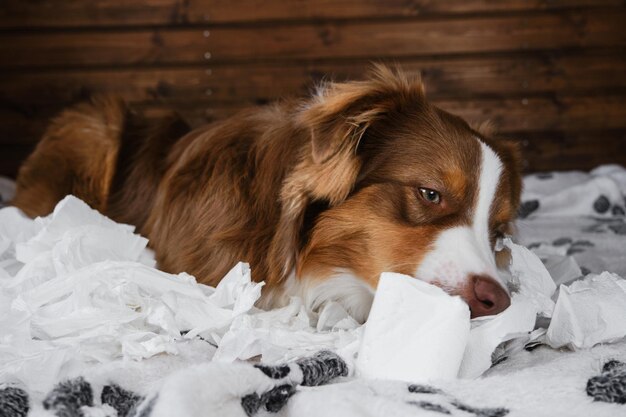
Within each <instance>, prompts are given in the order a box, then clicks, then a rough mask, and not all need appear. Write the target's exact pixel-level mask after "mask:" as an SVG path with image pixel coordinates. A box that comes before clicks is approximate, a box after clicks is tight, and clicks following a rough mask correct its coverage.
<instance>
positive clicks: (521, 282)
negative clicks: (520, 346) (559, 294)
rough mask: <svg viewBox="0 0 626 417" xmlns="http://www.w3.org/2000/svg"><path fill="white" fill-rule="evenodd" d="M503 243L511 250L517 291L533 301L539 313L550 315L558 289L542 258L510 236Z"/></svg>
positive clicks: (511, 270) (514, 283) (511, 271)
mask: <svg viewBox="0 0 626 417" xmlns="http://www.w3.org/2000/svg"><path fill="white" fill-rule="evenodd" d="M503 243H504V246H505V247H507V248H508V249H509V250H510V251H511V264H510V267H509V271H510V274H511V277H512V285H513V286H514V287H515V288H516V292H517V293H518V294H519V295H522V296H524V297H526V298H527V299H528V300H530V301H531V302H533V303H534V304H535V305H536V307H537V311H538V312H539V314H542V315H544V316H546V317H550V316H551V314H552V310H553V309H554V301H552V299H551V297H552V294H553V293H554V291H555V290H556V285H555V284H554V281H553V280H552V277H551V276H550V273H549V272H548V270H547V269H546V267H545V266H544V265H543V263H542V262H541V259H539V258H538V257H537V255H535V254H534V253H532V252H531V251H530V250H528V249H527V248H525V247H524V246H521V245H518V244H516V243H513V241H512V240H511V239H509V238H505V239H503Z"/></svg>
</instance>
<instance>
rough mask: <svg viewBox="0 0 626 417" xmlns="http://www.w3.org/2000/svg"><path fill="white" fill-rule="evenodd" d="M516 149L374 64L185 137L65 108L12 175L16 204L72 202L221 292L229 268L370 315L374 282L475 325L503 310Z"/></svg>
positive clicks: (95, 106) (103, 101)
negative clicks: (421, 293)
mask: <svg viewBox="0 0 626 417" xmlns="http://www.w3.org/2000/svg"><path fill="white" fill-rule="evenodd" d="M519 165H520V158H519V153H518V150H517V147H516V145H515V144H513V143H511V142H507V141H503V140H497V139H494V138H492V137H490V136H489V134H488V133H484V132H483V133H480V132H478V131H476V130H473V129H472V128H470V127H469V126H468V124H467V123H466V122H465V121H463V120H462V119H460V118H458V117H456V116H453V115H451V114H449V113H446V112H445V111H443V110H440V109H438V108H436V107H434V106H432V105H430V104H429V103H428V102H427V101H426V100H425V97H424V91H423V86H422V83H421V81H420V79H419V78H418V77H410V76H407V75H406V74H404V73H402V72H401V71H400V70H397V69H389V68H387V67H384V66H377V67H375V69H374V70H373V71H372V73H371V74H370V76H369V78H368V79H366V80H365V81H355V82H346V83H328V84H327V85H325V86H323V87H321V88H320V89H319V90H318V92H317V94H316V95H314V96H313V97H311V98H308V99H306V100H303V101H284V102H280V103H277V104H274V105H270V106H266V107H264V108H256V109H251V110H247V111H244V112H242V113H240V114H238V115H237V116H235V117H231V118H229V119H227V120H224V121H220V122H216V123H212V124H210V125H208V126H205V127H202V128H199V129H197V130H194V131H191V132H188V128H187V127H186V125H185V124H184V123H183V122H182V121H181V120H180V119H178V118H177V117H175V116H168V117H164V118H162V119H161V120H159V121H158V122H149V121H148V120H146V119H143V118H141V117H139V116H137V115H135V114H133V113H132V112H130V111H128V110H127V109H126V107H125V106H124V105H123V104H122V103H121V102H118V101H116V100H113V99H110V98H100V99H96V100H93V101H92V102H91V103H88V104H82V105H79V106H76V107H74V108H72V109H70V110H67V111H65V112H63V113H62V114H61V115H60V116H59V117H58V118H56V119H55V120H54V121H53V122H52V123H51V125H50V127H49V128H48V130H47V132H46V133H45V135H44V137H43V139H42V141H41V142H40V143H39V144H38V146H37V148H36V149H35V151H34V153H33V154H32V155H31V156H30V157H29V158H28V159H27V160H26V162H25V163H24V165H23V166H22V167H21V169H20V172H19V176H18V180H17V194H16V197H15V199H14V201H13V204H14V205H16V206H17V207H19V208H21V209H22V210H24V211H25V212H26V213H27V214H29V215H31V216H36V215H45V214H48V213H50V212H51V211H52V209H53V207H54V206H55V204H56V203H57V202H58V201H59V200H60V199H62V198H63V197H64V196H65V195H67V194H70V193H71V194H74V195H76V196H78V197H79V198H81V199H83V200H85V201H86V202H87V203H89V204H90V205H91V206H92V207H94V208H95V209H98V210H100V211H101V212H103V213H105V214H107V215H108V216H109V217H111V218H113V219H114V220H117V221H119V222H125V223H130V224H134V225H136V226H137V228H138V231H139V232H140V233H141V234H143V235H145V236H147V237H148V238H149V239H150V245H151V246H152V248H153V249H154V250H155V252H156V256H157V260H158V264H159V267H160V268H161V269H163V270H166V271H170V272H180V271H187V272H189V273H191V274H193V275H194V276H196V278H197V279H198V281H199V282H202V283H206V284H211V285H216V284H217V283H218V282H219V280H220V279H221V277H223V276H224V275H225V273H226V272H227V271H228V270H229V269H230V268H231V267H232V266H233V265H234V264H235V263H236V262H237V261H240V260H242V261H247V262H250V264H251V266H252V270H253V275H254V277H255V279H257V280H265V282H266V283H267V286H266V288H265V289H264V295H263V297H262V300H261V306H264V307H274V306H280V305H282V304H284V303H286V302H287V300H288V298H289V297H290V296H293V295H297V296H301V297H302V298H303V300H304V302H305V305H306V306H307V308H308V309H309V310H311V311H316V310H318V309H319V308H320V306H322V305H323V304H324V303H325V302H328V301H331V300H332V301H336V302H339V303H340V304H341V305H343V306H344V307H345V308H346V309H347V311H348V312H349V313H351V314H352V315H353V316H354V317H355V318H356V319H357V320H360V321H364V320H365V319H366V318H367V315H368V313H369V309H370V305H371V302H372V298H373V292H374V290H375V288H376V285H377V282H378V278H379V276H380V274H381V272H384V271H394V272H400V273H403V274H407V275H411V276H414V277H416V278H418V279H421V280H424V281H427V282H431V283H433V284H435V285H438V286H440V287H442V288H443V289H445V290H446V291H447V292H449V293H451V294H458V295H460V296H461V297H463V299H464V300H466V301H467V303H468V304H469V306H470V309H471V312H472V316H473V317H476V316H483V315H489V314H496V313H498V312H500V311H502V310H504V309H505V308H506V307H508V305H509V304H510V299H509V296H508V293H507V291H506V289H505V285H504V283H503V282H502V281H501V279H500V278H499V276H498V273H497V262H496V257H497V256H496V254H495V252H494V245H495V242H496V239H497V238H498V236H499V235H501V234H503V233H507V232H509V230H510V227H511V222H512V220H513V219H514V216H515V214H516V211H517V207H518V204H519V197H520V190H521V176H520V167H519Z"/></svg>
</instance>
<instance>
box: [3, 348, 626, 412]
mask: <svg viewBox="0 0 626 417" xmlns="http://www.w3.org/2000/svg"><path fill="white" fill-rule="evenodd" d="M348 374H349V369H348V365H347V363H346V362H345V361H344V360H343V359H342V358H341V357H340V356H338V355H336V354H335V353H332V352H328V351H320V352H318V353H317V354H315V355H313V356H311V357H306V358H302V359H299V360H297V361H295V362H293V363H286V364H278V365H263V364H251V363H239V364H236V365H229V366H225V365H224V364H216V363H211V362H208V363H204V364H200V365H198V366H197V367H194V368H193V369H188V370H186V371H183V372H180V373H178V374H174V375H172V376H171V377H169V378H168V379H169V380H168V381H166V382H165V383H164V384H163V385H162V386H161V388H160V389H157V390H154V391H153V392H148V393H147V394H139V393H136V392H133V391H131V390H128V389H126V388H124V387H122V386H120V385H119V384H118V383H117V382H115V381H111V382H109V383H107V384H105V385H98V384H97V383H96V384H92V383H90V382H89V381H88V380H87V379H86V378H84V377H82V376H78V377H75V378H72V379H67V380H64V381H61V382H59V383H58V384H57V385H56V386H55V387H54V388H53V389H52V390H51V391H50V392H49V393H48V394H47V395H46V396H45V397H44V398H43V400H41V404H32V400H31V399H30V398H29V394H28V392H27V391H26V390H25V389H23V388H20V387H19V386H11V385H5V386H3V387H0V416H3V417H26V416H27V415H28V414H29V411H30V410H31V408H32V407H33V406H35V407H42V408H43V410H45V411H46V412H47V413H48V415H51V416H57V417H87V416H95V415H98V416H110V417H114V416H117V417H159V416H189V417H195V416H197V417H200V416H241V417H252V416H261V415H278V413H280V412H281V410H283V408H285V406H286V405H287V404H288V402H289V401H290V399H291V398H292V397H294V396H297V395H300V396H302V395H306V394H302V392H301V390H302V389H303V388H305V387H315V386H320V385H324V384H327V383H330V382H332V381H334V380H336V379H337V378H341V377H347V376H348ZM586 392H587V395H588V396H589V397H591V398H593V400H594V401H602V402H607V403H616V404H625V403H626V363H624V362H620V361H617V360H611V361H608V362H606V363H605V364H604V366H603V369H602V373H601V374H600V375H596V376H593V377H591V378H589V380H588V382H587V387H586ZM370 395H371V396H373V397H376V396H386V397H388V399H391V400H392V401H394V402H395V403H396V408H398V409H408V410H409V411H413V412H412V413H410V414H408V415H447V416H476V417H504V416H506V415H508V414H509V410H508V409H507V408H505V407H483V406H476V405H470V404H469V403H467V402H465V401H462V400H459V399H458V398H455V397H454V395H452V394H450V393H448V392H446V391H445V390H443V389H440V388H438V387H435V386H432V385H424V384H401V383H397V384H396V385H395V386H394V391H393V392H392V393H390V392H379V390H377V389H371V390H370ZM311 406H314V404H311ZM322 409H324V407H323V405H321V404H320V410H322ZM396 411H397V410H396ZM320 415H328V414H320ZM336 415H342V414H340V413H339V414H336Z"/></svg>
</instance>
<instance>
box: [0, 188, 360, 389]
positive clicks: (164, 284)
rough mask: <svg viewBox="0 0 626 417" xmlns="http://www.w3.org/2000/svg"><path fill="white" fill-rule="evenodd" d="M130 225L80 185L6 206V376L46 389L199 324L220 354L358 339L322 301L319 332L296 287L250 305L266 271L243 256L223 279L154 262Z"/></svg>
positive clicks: (0, 214) (180, 336)
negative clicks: (270, 304)
mask: <svg viewBox="0 0 626 417" xmlns="http://www.w3.org/2000/svg"><path fill="white" fill-rule="evenodd" d="M133 232H134V228H133V227H132V226H128V225H121V224H117V223H115V222H113V221H112V220H110V219H108V218H106V217H105V216H102V215H101V214H99V213H98V212H97V211H95V210H92V209H91V208H89V207H88V206H87V205H86V204H85V203H83V202H82V201H80V200H79V199H77V198H75V197H72V196H68V197H66V198H65V199H64V200H63V201H61V202H60V203H59V204H58V205H57V207H56V208H55V210H54V212H53V213H52V214H51V215H50V216H47V217H44V218H38V219H36V220H31V219H28V218H26V217H25V216H24V215H23V214H22V213H21V212H20V211H19V210H17V209H15V208H11V207H9V208H4V209H1V210H0V329H1V331H0V383H2V382H8V381H16V380H17V381H20V382H21V383H23V384H25V385H26V386H29V387H31V389H33V390H36V391H44V390H45V389H47V388H49V387H50V385H51V384H53V383H54V382H56V381H58V380H59V378H61V377H62V376H63V375H65V374H68V373H69V372H71V370H72V369H77V368H79V367H81V366H84V365H85V364H94V363H105V362H109V361H111V360H113V359H115V358H125V359H129V360H140V359H144V358H149V357H152V356H154V355H158V354H162V353H167V354H177V353H178V351H179V349H178V348H179V346H181V344H182V343H186V341H187V340H189V339H192V338H195V337H196V336H200V337H202V338H203V339H204V340H205V341H207V342H208V343H211V344H214V345H218V344H219V348H218V349H217V353H216V359H219V360H222V361H233V360H235V359H248V358H250V357H254V356H257V355H263V356H264V360H266V361H270V360H272V359H275V360H277V361H278V360H285V359H289V358H294V357H298V356H301V355H303V354H304V353H307V352H310V351H312V350H315V349H319V348H320V347H324V348H329V349H333V350H341V349H347V351H348V352H350V351H351V350H352V351H356V345H355V341H358V340H359V334H360V329H359V328H358V326H357V325H356V322H354V321H353V320H352V322H351V321H350V320H348V318H347V313H346V317H340V316H341V313H340V312H339V311H337V310H336V308H335V309H334V311H333V312H332V314H330V312H327V313H325V317H328V318H329V323H330V322H332V324H331V325H330V330H328V331H321V332H316V331H315V329H314V328H311V327H310V325H309V317H308V316H307V315H306V312H305V311H304V309H303V308H302V306H301V302H300V301H299V300H298V299H296V300H293V301H292V303H291V304H290V305H289V306H287V307H285V308H283V309H278V310H274V311H269V312H263V311H261V310H258V309H256V308H255V307H254V303H255V302H256V300H257V299H258V298H259V296H260V294H261V288H262V286H263V283H256V282H253V281H252V277H251V271H250V268H249V267H248V265H247V264H244V263H239V264H238V265H236V266H235V267H234V268H233V269H232V270H231V271H230V272H229V273H228V274H227V275H226V276H225V277H224V278H223V279H222V280H221V281H220V283H219V285H218V286H217V287H216V288H213V287H209V286H206V285H201V284H198V283H197V282H196V280H195V278H194V277H193V276H191V275H189V274H186V273H180V274H177V275H175V274H168V273H165V272H162V271H159V270H157V269H155V268H154V265H155V260H154V256H153V254H152V252H151V251H150V250H149V249H147V248H146V245H147V242H148V241H147V240H146V239H145V238H143V237H141V236H139V235H136V234H134V233H133ZM328 308H332V306H331V307H328ZM319 326H322V327H325V326H328V325H327V324H326V323H325V322H324V321H321V322H320V323H319ZM337 326H339V327H341V328H339V327H337ZM336 327H337V328H336ZM351 345H353V347H350V346H351Z"/></svg>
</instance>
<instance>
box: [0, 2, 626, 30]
mask: <svg viewBox="0 0 626 417" xmlns="http://www.w3.org/2000/svg"><path fill="white" fill-rule="evenodd" d="M612 6H623V1H621V0H500V1H493V0H446V1H432V0H413V1H406V0H315V1H311V0H289V1H285V0H263V1H261V0H238V1H237V2H236V3H233V2H232V0H186V1H181V0H133V1H128V0H89V1H85V0H4V1H3V4H2V8H0V29H16V28H24V29H30V28H33V27H35V28H64V27H74V28H83V27H89V28H93V27H107V26H116V27H119V26H142V25H178V24H230V23H243V22H248V23H249V22H267V21H283V20H328V19H369V18H399V17H429V16H440V15H448V14H450V15H459V14H467V13H470V14H477V13H494V12H507V13H508V12H523V11H532V10H559V9H564V8H578V7H612Z"/></svg>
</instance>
